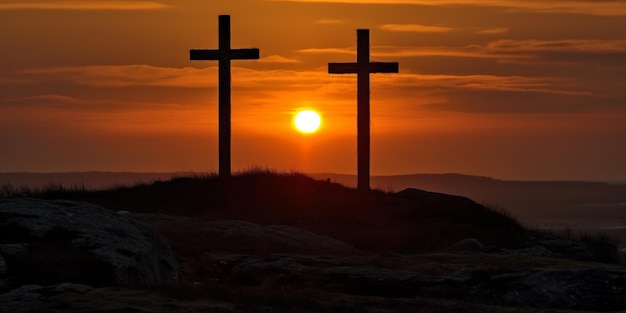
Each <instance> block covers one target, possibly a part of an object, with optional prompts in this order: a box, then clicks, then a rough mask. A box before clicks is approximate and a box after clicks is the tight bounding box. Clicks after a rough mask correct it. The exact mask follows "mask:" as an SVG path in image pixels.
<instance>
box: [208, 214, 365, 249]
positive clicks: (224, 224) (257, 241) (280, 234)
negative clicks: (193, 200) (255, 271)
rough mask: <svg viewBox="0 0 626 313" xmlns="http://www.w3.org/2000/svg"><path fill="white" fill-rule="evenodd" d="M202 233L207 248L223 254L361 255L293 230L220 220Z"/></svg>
mask: <svg viewBox="0 0 626 313" xmlns="http://www.w3.org/2000/svg"><path fill="white" fill-rule="evenodd" d="M200 230H201V234H202V236H203V238H202V240H203V242H204V244H208V245H210V246H213V247H215V249H219V250H223V249H226V250H230V251H235V252H240V253H248V252H265V253H267V252H270V253H294V254H307V255H320V254H330V255H349V254H360V253H361V252H360V251H359V250H357V249H355V248H354V247H352V246H350V245H348V244H347V243H345V242H343V241H339V240H336V239H333V238H330V237H327V236H322V235H318V234H315V233H312V232H309V231H306V230H304V229H301V228H297V227H292V226H284V225H260V224H256V223H251V222H247V221H240V220H218V221H212V222H208V223H205V224H203V225H202V226H201V228H200Z"/></svg>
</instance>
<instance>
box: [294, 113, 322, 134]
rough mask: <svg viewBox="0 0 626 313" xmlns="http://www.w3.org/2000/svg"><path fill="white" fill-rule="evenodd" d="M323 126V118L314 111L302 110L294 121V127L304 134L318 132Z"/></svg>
mask: <svg viewBox="0 0 626 313" xmlns="http://www.w3.org/2000/svg"><path fill="white" fill-rule="evenodd" d="M321 124H322V118H321V117H320V115H319V113H317V112H315V111H313V110H302V111H298V113H296V115H295V117H294V119H293V125H294V127H295V128H296V129H297V130H298V131H300V132H302V133H306V134H309V133H313V132H316V131H317V130H318V129H319V128H320V125H321Z"/></svg>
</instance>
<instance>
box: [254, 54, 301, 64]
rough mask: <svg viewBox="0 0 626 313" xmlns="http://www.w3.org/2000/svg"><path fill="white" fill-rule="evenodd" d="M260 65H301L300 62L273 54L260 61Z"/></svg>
mask: <svg viewBox="0 0 626 313" xmlns="http://www.w3.org/2000/svg"><path fill="white" fill-rule="evenodd" d="M259 63H283V64H284V63H300V60H296V59H290V58H286V57H284V56H281V55H277V54H273V55H270V56H267V57H264V58H261V59H260V60H259Z"/></svg>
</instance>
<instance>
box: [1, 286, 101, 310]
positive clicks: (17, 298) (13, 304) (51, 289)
mask: <svg viewBox="0 0 626 313" xmlns="http://www.w3.org/2000/svg"><path fill="white" fill-rule="evenodd" d="M90 290H93V287H91V286H87V285H82V284H74V283H62V284H56V285H52V286H40V285H24V286H21V287H19V288H16V289H14V290H11V291H9V292H7V293H4V294H0V307H2V308H6V309H7V310H9V311H7V312H39V311H37V310H32V308H34V307H36V306H37V305H39V304H41V303H42V302H43V301H45V298H46V297H49V296H53V295H57V294H63V293H70V292H71V293H84V292H87V291H90ZM0 312H3V311H0Z"/></svg>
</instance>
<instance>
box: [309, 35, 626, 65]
mask: <svg viewBox="0 0 626 313" xmlns="http://www.w3.org/2000/svg"><path fill="white" fill-rule="evenodd" d="M298 52H301V53H311V54H350V55H355V54H356V48H354V47H350V48H309V49H302V50H299V51H298ZM371 54H372V56H373V57H385V58H387V57H389V58H392V57H396V58H397V57H405V58H408V57H425V56H434V57H462V58H486V59H494V60H499V61H506V62H526V63H546V62H552V64H559V63H563V64H583V63H586V62H590V61H592V62H597V63H602V62H611V61H614V60H616V59H617V60H619V59H624V58H626V40H514V39H500V40H495V41H491V42H489V43H487V44H485V45H468V46H438V47H429V46H424V47H420V46H416V47H405V46H402V47H399V46H373V47H372V50H371Z"/></svg>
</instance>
